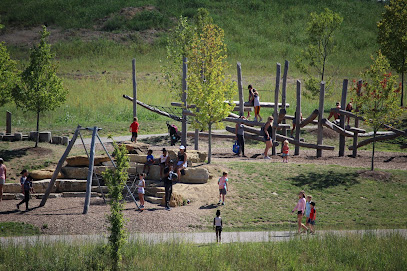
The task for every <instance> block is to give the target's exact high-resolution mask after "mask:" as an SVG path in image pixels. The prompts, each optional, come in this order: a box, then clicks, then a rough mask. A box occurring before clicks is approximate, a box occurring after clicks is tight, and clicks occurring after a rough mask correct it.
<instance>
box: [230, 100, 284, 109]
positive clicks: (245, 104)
mask: <svg viewBox="0 0 407 271" xmlns="http://www.w3.org/2000/svg"><path fill="white" fill-rule="evenodd" d="M225 103H229V101H225ZM232 103H234V104H235V105H236V106H239V101H232ZM244 106H253V105H251V104H250V103H249V102H245V103H244ZM260 106H261V107H264V108H274V103H268V102H260ZM282 106H283V104H282V103H278V107H282ZM285 106H286V107H290V104H289V103H286V104H285Z"/></svg>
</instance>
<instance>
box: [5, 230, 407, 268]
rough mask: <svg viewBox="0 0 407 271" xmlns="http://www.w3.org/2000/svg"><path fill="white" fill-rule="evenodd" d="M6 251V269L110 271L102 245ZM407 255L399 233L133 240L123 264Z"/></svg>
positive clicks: (351, 261)
mask: <svg viewBox="0 0 407 271" xmlns="http://www.w3.org/2000/svg"><path fill="white" fill-rule="evenodd" d="M0 252H1V253H0V269H1V270H84V269H86V270H106V269H107V268H108V266H110V263H109V258H108V257H107V253H106V250H105V249H104V246H103V245H101V244H95V245H94V244H85V245H67V244H64V243H56V244H51V245H49V244H46V245H43V244H39V243H37V244H35V245H33V246H31V245H28V244H27V245H25V246H24V247H22V246H1V247H0ZM406 253H407V241H406V239H405V238H404V237H403V236H400V235H398V234H390V235H388V236H383V237H377V236H375V235H371V234H366V235H363V236H360V235H357V236H356V235H349V236H345V237H338V236H331V235H329V236H325V237H323V238H294V239H291V240H290V241H287V242H269V243H231V244H223V245H220V246H219V245H216V244H209V245H194V244H183V243H161V244H156V245H151V244H145V243H142V242H140V243H134V242H133V243H130V244H127V245H125V248H124V256H123V261H122V262H123V269H124V270H140V269H142V270H164V269H168V270H308V269H310V270H405V269H406V268H407V260H406V257H405V255H406ZM22 258H23V259H25V260H24V261H23V260H21V259H22ZM38 259H41V261H39V260H38Z"/></svg>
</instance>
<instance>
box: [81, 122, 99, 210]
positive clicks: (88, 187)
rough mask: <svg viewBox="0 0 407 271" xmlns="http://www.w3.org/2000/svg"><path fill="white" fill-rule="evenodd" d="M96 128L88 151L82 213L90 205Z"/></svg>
mask: <svg viewBox="0 0 407 271" xmlns="http://www.w3.org/2000/svg"><path fill="white" fill-rule="evenodd" d="M97 131H98V128H97V127H96V126H95V127H93V133H92V141H91V143H90V153H89V169H88V178H87V182H86V196H85V205H84V206H83V214H87V213H88V209H89V205H90V196H91V193H92V180H93V166H94V164H95V141H96V134H97Z"/></svg>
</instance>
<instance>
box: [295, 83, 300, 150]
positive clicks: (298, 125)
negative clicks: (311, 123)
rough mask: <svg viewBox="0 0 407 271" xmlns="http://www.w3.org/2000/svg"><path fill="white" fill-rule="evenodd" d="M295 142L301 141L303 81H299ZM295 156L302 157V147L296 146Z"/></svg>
mask: <svg viewBox="0 0 407 271" xmlns="http://www.w3.org/2000/svg"><path fill="white" fill-rule="evenodd" d="M295 115H296V116H295V141H296V142H299V141H300V133H301V129H300V128H301V125H300V120H301V81H300V80H297V109H296V114H295ZM294 155H300V145H298V144H296V145H295V149H294Z"/></svg>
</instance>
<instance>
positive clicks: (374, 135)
mask: <svg viewBox="0 0 407 271" xmlns="http://www.w3.org/2000/svg"><path fill="white" fill-rule="evenodd" d="M376 132H377V131H376V129H374V131H373V150H372V166H371V170H372V171H373V170H374V149H375V145H376Z"/></svg>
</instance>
